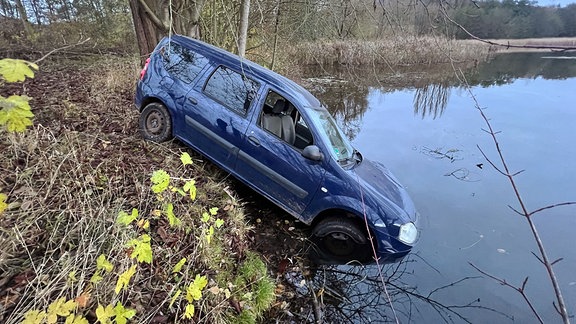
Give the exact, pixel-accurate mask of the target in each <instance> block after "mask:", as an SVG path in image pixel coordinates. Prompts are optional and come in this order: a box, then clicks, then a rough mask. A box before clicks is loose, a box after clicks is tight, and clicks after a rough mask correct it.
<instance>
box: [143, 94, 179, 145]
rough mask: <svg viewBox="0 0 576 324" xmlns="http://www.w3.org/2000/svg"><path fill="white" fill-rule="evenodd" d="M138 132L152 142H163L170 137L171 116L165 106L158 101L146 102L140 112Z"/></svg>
mask: <svg viewBox="0 0 576 324" xmlns="http://www.w3.org/2000/svg"><path fill="white" fill-rule="evenodd" d="M138 122H139V126H140V133H141V134H142V137H144V138H145V139H147V140H149V141H153V142H164V141H167V140H169V139H171V138H172V118H171V117H170V112H168V109H166V107H165V106H164V105H163V104H161V103H158V102H153V103H150V104H148V105H147V106H146V107H144V109H143V110H142V112H141V113H140V119H139V121H138Z"/></svg>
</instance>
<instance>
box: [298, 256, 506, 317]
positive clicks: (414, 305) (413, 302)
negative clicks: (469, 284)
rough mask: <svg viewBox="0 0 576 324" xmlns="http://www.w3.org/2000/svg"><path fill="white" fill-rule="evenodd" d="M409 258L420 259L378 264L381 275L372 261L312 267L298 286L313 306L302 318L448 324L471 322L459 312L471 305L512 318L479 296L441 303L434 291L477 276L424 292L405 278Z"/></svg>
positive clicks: (407, 273)
mask: <svg viewBox="0 0 576 324" xmlns="http://www.w3.org/2000/svg"><path fill="white" fill-rule="evenodd" d="M413 262H425V260H423V259H422V258H420V257H419V256H418V255H415V254H413V255H409V256H408V257H406V258H405V259H403V260H402V261H400V262H398V263H394V264H385V265H381V269H382V274H383V278H380V276H379V274H378V268H377V266H376V265H370V266H360V265H338V266H334V265H332V266H320V267H318V268H316V269H314V270H312V271H311V275H310V277H311V279H309V280H308V284H307V285H303V286H301V288H300V289H299V291H298V292H299V293H300V294H302V295H303V296H302V297H305V296H307V297H308V298H312V299H314V300H315V301H314V302H313V308H314V309H312V310H310V311H309V314H307V315H304V314H302V315H303V316H304V317H305V318H306V320H307V321H312V320H313V321H314V322H316V323H388V322H391V323H397V322H399V323H409V322H415V321H416V322H422V321H423V320H425V321H430V322H439V321H440V322H441V321H443V322H446V323H452V322H470V320H468V319H467V318H466V316H465V314H464V312H465V311H466V310H469V309H476V310H484V311H487V312H493V313H496V314H499V315H501V316H502V318H503V319H504V318H509V319H511V318H510V317H509V316H507V315H505V314H503V313H501V312H498V311H496V310H494V309H491V308H488V307H485V306H482V305H481V303H480V300H479V299H475V300H472V301H463V303H462V304H457V305H446V304H443V303H442V301H441V299H440V298H441V297H440V296H438V295H440V293H441V292H444V291H445V290H449V289H450V288H451V287H453V286H456V285H458V284H461V283H463V282H464V281H467V280H474V279H477V278H480V277H465V278H462V279H460V280H458V281H455V282H453V283H450V284H448V285H445V286H442V287H437V288H435V289H433V290H431V291H429V292H421V291H418V288H417V287H415V286H411V285H410V284H408V283H407V280H406V279H408V278H410V277H412V276H414V275H415V274H414V273H413V272H411V271H410V270H409V269H410V268H412V267H410V265H411V263H413ZM425 263H426V262H425ZM312 290H313V291H314V294H313V295H312ZM313 296H315V297H314V298H313ZM424 308H427V309H424ZM431 310H432V312H435V313H436V314H437V315H438V316H437V317H436V318H434V319H432V318H429V317H427V318H425V319H424V318H422V317H421V314H430V313H431ZM428 316H429V315H428Z"/></svg>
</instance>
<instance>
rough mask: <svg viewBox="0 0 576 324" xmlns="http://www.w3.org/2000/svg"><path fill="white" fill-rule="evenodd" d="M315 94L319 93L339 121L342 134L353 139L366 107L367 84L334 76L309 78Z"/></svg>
mask: <svg viewBox="0 0 576 324" xmlns="http://www.w3.org/2000/svg"><path fill="white" fill-rule="evenodd" d="M309 81H311V82H312V83H314V84H315V88H314V89H313V90H314V92H315V93H316V94H321V98H330V99H329V100H325V102H326V104H327V106H328V108H329V110H330V113H331V114H332V116H334V118H336V120H338V121H339V122H340V126H341V128H342V130H343V131H344V134H346V136H348V138H349V139H351V140H352V139H354V137H355V136H356V134H357V133H358V131H359V130H360V120H361V119H362V117H363V116H364V113H365V112H366V109H367V108H368V99H367V96H368V86H366V85H363V84H361V83H356V82H348V81H344V80H340V79H334V78H311V79H309Z"/></svg>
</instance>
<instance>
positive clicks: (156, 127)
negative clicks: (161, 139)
mask: <svg viewBox="0 0 576 324" xmlns="http://www.w3.org/2000/svg"><path fill="white" fill-rule="evenodd" d="M165 127H166V123H165V121H164V115H163V114H162V113H161V112H159V111H156V110H155V111H151V112H150V114H148V117H147V118H146V130H147V131H148V132H149V133H150V134H153V135H158V134H160V133H162V132H163V131H164V128H165Z"/></svg>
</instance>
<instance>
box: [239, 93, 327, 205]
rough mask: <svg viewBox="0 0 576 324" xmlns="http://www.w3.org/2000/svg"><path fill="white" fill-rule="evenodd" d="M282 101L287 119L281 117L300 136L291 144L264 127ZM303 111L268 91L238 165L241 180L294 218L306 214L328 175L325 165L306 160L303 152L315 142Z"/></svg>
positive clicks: (244, 141) (242, 146) (243, 147)
mask: <svg viewBox="0 0 576 324" xmlns="http://www.w3.org/2000/svg"><path fill="white" fill-rule="evenodd" d="M278 100H281V101H282V100H283V101H284V102H285V109H284V111H283V112H282V115H283V116H278V117H281V118H284V119H286V118H287V117H289V118H291V119H292V124H293V126H294V130H293V131H295V132H296V134H295V136H292V137H291V138H292V139H290V141H291V143H288V142H287V141H286V139H283V138H282V136H279V135H278V134H277V133H276V132H274V131H272V130H269V129H266V128H265V127H263V123H262V119H263V118H265V117H264V115H266V114H270V113H271V110H272V107H274V105H275V104H276V102H277V101H278ZM299 109H300V108H298V107H297V106H295V105H294V103H293V101H291V100H289V99H288V97H287V96H285V95H283V94H282V93H281V92H279V91H276V90H273V89H269V90H267V91H266V98H265V99H264V100H261V103H260V104H259V107H258V108H257V111H256V112H255V116H254V117H253V119H254V121H253V123H251V124H250V126H249V128H248V131H247V132H246V137H245V138H244V140H243V142H242V144H241V146H240V152H239V154H238V161H237V164H236V173H237V175H238V176H239V177H241V178H242V179H243V180H245V181H246V182H248V183H251V184H253V186H254V187H255V188H256V190H257V191H259V192H260V193H262V194H263V195H265V196H267V197H269V198H270V199H271V200H272V201H274V202H276V203H277V204H279V205H280V206H283V207H284V209H286V210H287V211H289V212H291V213H292V214H293V215H294V216H298V215H299V214H300V213H302V211H303V210H304V208H305V207H306V206H307V205H308V203H309V202H310V200H311V199H312V197H313V196H314V193H315V192H316V190H317V189H318V186H319V184H320V182H321V180H322V178H323V176H324V172H325V168H324V163H325V162H324V161H312V160H308V159H306V158H304V157H303V156H302V150H303V149H304V147H306V146H307V145H311V144H314V138H313V135H312V132H311V131H310V129H309V127H308V125H310V123H308V122H307V121H306V120H304V119H303V118H302V116H301V115H300V110H299ZM284 124H290V123H284ZM290 131H292V130H290Z"/></svg>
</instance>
